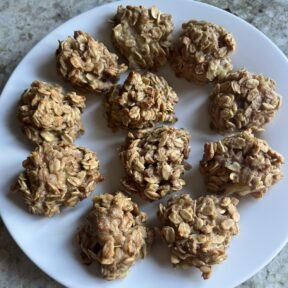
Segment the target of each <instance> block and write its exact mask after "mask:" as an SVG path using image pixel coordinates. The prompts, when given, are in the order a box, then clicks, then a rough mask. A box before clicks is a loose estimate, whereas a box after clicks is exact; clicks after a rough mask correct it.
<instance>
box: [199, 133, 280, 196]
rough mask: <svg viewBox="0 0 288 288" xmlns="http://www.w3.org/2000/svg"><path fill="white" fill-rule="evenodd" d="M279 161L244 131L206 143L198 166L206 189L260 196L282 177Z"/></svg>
mask: <svg viewBox="0 0 288 288" xmlns="http://www.w3.org/2000/svg"><path fill="white" fill-rule="evenodd" d="M283 163H284V158H283V156H282V155H281V154H279V153H277V152H276V151H274V150H272V149H271V148H270V147H269V145H268V143H267V142H266V141H264V140H262V139H259V138H256V137H255V136H254V135H253V134H252V133H251V131H249V130H248V131H244V132H241V133H239V134H235V135H232V136H229V137H225V138H223V139H222V140H220V141H217V142H211V143H206V144H205V146H204V154H203V158H202V160H201V162H200V167H199V168H200V172H201V173H202V174H203V176H204V177H205V183H206V186H207V189H208V190H209V191H210V192H213V193H219V194H224V195H232V194H233V195H235V196H245V195H248V194H251V195H252V196H253V197H255V198H260V197H262V196H263V195H264V194H265V193H266V192H267V190H268V189H269V188H270V187H271V186H272V185H274V184H275V183H277V182H278V181H279V180H280V179H281V178H282V177H283V173H282V171H281V165H282V164H283Z"/></svg>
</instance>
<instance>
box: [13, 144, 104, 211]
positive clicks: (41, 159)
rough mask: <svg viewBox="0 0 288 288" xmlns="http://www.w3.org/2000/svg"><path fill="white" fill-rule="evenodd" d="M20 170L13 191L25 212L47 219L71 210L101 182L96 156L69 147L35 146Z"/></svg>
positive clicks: (56, 145)
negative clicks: (67, 208)
mask: <svg viewBox="0 0 288 288" xmlns="http://www.w3.org/2000/svg"><path fill="white" fill-rule="evenodd" d="M23 167H24V169H25V170H24V171H23V172H22V173H21V174H20V175H19V177H18V183H17V184H16V187H15V189H16V190H17V191H18V192H21V194H22V195H23V197H24V200H25V203H26V205H27V206H28V210H29V212H31V213H33V214H39V215H44V216H49V217H50V216H54V215H55V214H58V213H60V211H61V209H62V208H64V207H74V206H75V205H76V204H77V203H78V202H79V201H81V200H83V199H85V198H87V197H88V196H89V195H90V193H91V192H92V191H93V190H94V188H95V186H96V183H98V182H100V181H102V180H103V178H102V176H101V175H100V173H99V161H98V160H97V156H96V154H95V153H94V152H92V151H90V150H88V149H85V148H82V147H77V146H74V145H73V144H69V143H60V144H51V143H43V144H42V145H39V146H38V147H37V148H36V149H35V150H34V151H33V152H32V153H31V154H30V155H29V156H28V158H27V159H26V160H25V161H24V162H23Z"/></svg>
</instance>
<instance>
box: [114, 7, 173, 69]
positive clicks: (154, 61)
mask: <svg viewBox="0 0 288 288" xmlns="http://www.w3.org/2000/svg"><path fill="white" fill-rule="evenodd" d="M114 25H115V26H114V28H113V30H112V42H113V44H114V45H115V47H116V48H117V49H118V50H119V51H120V53H121V54H122V55H123V56H124V57H125V58H126V59H127V61H128V62H129V67H130V68H144V69H148V70H156V69H157V68H159V67H160V66H163V65H164V64H166V62H167V58H168V56H169V48H170V46H171V44H172V35H171V34H172V31H173V29H174V25H173V22H172V17H171V15H168V14H165V13H162V12H161V11H159V9H158V8H157V7H152V8H150V9H147V8H144V7H143V6H126V7H123V6H119V7H118V9H117V13H116V15H115V17H114Z"/></svg>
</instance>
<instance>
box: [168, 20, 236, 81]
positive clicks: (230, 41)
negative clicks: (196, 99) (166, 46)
mask: <svg viewBox="0 0 288 288" xmlns="http://www.w3.org/2000/svg"><path fill="white" fill-rule="evenodd" d="M182 28H183V31H182V33H181V35H180V37H179V38H178V39H177V40H176V43H175V45H174V47H173V52H172V56H171V61H170V63H171V67H172V69H173V70H174V71H175V74H176V76H177V77H182V78H185V79H186V80H188V81H193V82H195V83H198V84H205V83H208V82H211V81H214V80H215V79H218V78H221V77H223V76H225V75H226V73H227V72H229V71H230V70H232V68H233V66H232V63H231V59H230V54H231V53H232V52H233V51H234V50H235V49H236V42H235V39H234V38H233V36H232V34H231V33H229V32H227V31H226V30H225V29H224V28H223V27H221V26H218V25H216V24H212V23H209V22H206V21H197V20H190V21H189V22H187V23H184V24H183V25H182Z"/></svg>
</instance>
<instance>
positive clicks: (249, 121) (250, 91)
mask: <svg viewBox="0 0 288 288" xmlns="http://www.w3.org/2000/svg"><path fill="white" fill-rule="evenodd" d="M275 86H276V84H275V82H274V81H273V80H272V79H270V78H267V77H264V76H263V75H259V74H254V73H251V72H249V71H247V70H246V69H242V70H238V71H235V72H230V73H228V74H227V75H226V76H225V77H224V78H222V79H221V80H219V81H218V82H217V84H216V86H215V87H214V90H213V92H212V94H211V96H210V97H209V101H210V103H209V113H210V117H211V128H212V129H214V130H216V131H217V132H219V133H221V134H225V133H230V132H235V131H243V130H245V129H248V128H251V129H253V130H256V131H261V130H264V128H263V126H264V125H265V124H266V123H268V122H270V120H271V119H272V118H273V117H274V115H275V113H276V111H277V110H278V109H279V107H280V104H281V99H280V97H279V95H278V94H277V93H276V91H275Z"/></svg>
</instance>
